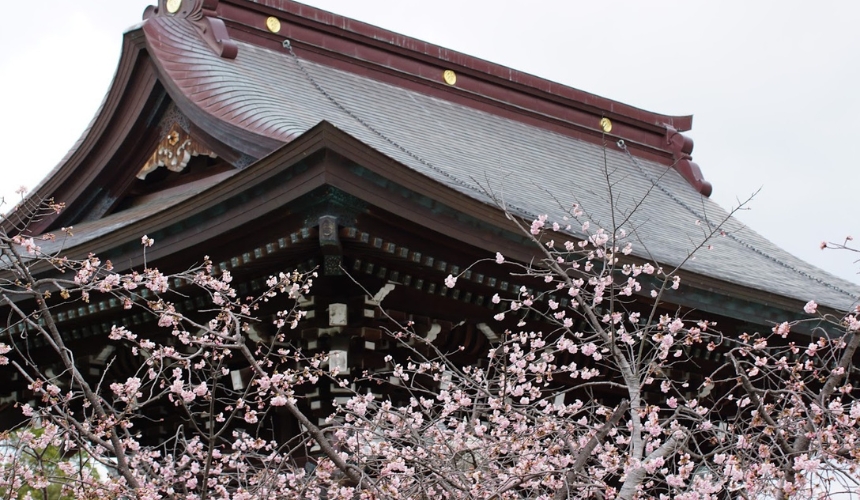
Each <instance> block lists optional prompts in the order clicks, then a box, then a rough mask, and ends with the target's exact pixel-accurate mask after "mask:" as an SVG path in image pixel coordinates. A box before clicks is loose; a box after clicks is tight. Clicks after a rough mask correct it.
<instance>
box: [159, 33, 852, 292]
mask: <svg viewBox="0 0 860 500" xmlns="http://www.w3.org/2000/svg"><path fill="white" fill-rule="evenodd" d="M144 30H145V32H146V34H147V43H148V45H149V48H150V50H151V52H152V54H153V55H154V59H155V61H156V64H157V65H158V66H159V68H160V70H161V71H162V77H163V78H165V79H169V80H170V85H171V86H173V88H174V89H175V91H178V92H181V94H182V96H183V97H184V98H185V99H187V100H188V101H189V102H190V103H193V105H194V106H196V108H197V110H198V111H199V112H201V113H205V114H206V115H208V116H209V117H211V118H212V119H214V120H217V121H221V122H226V123H229V124H231V125H233V126H234V127H236V128H241V129H244V130H250V131H253V132H254V133H255V134H259V135H260V136H264V137H266V138H269V139H274V140H275V141H277V142H278V143H286V142H289V141H290V140H292V139H293V138H294V137H296V136H298V135H300V134H302V133H303V132H305V131H307V130H308V129H310V128H312V127H313V126H314V125H316V124H318V123H319V122H321V121H323V120H325V121H328V122H330V123H332V124H334V125H335V126H336V127H338V128H340V129H341V130H343V131H344V132H345V133H347V134H349V135H351V136H353V137H355V138H356V139H358V140H359V141H361V142H363V143H365V144H366V145H368V146H370V147H372V148H374V149H376V150H377V151H379V152H381V153H383V154H384V155H387V156H389V157H390V158H392V159H394V160H396V161H398V162H400V163H402V164H403V165H406V166H408V167H410V168H412V169H413V170H415V172H416V174H420V175H424V176H427V177H429V178H431V179H433V180H435V181H438V182H439V183H442V184H445V185H448V186H449V187H450V188H452V189H455V190H457V191H459V192H461V193H463V194H465V195H467V196H470V197H473V198H476V199H480V200H482V201H485V202H488V203H490V202H491V200H490V199H489V198H488V196H487V194H486V193H485V191H484V188H485V187H487V186H489V187H490V188H491V189H492V190H493V191H494V192H495V193H496V194H498V195H499V197H501V198H502V199H504V201H505V203H506V204H508V206H509V207H511V208H512V209H514V210H515V211H519V212H520V213H521V215H524V216H530V215H533V214H536V213H544V212H549V213H550V214H552V213H553V212H555V213H558V212H559V210H558V208H557V207H558V203H560V204H562V205H565V206H569V205H570V204H573V203H579V204H580V205H581V206H583V207H584V208H585V209H586V210H587V211H589V213H590V215H591V216H592V218H593V219H594V220H595V222H596V223H599V224H602V225H610V223H611V220H612V218H613V217H615V218H616V219H619V218H625V219H629V221H628V222H627V224H626V226H627V227H629V228H631V229H635V233H634V234H635V237H636V238H638V239H640V240H641V242H642V244H641V245H639V244H637V247H638V251H637V253H639V255H641V256H643V257H650V258H653V259H655V260H657V261H658V262H661V263H663V264H664V265H667V266H673V265H678V264H680V263H681V262H685V263H684V269H686V270H687V271H690V272H693V273H696V274H700V275H702V276H708V277H712V278H716V279H719V280H724V281H726V282H730V283H733V284H736V285H741V286H743V287H746V288H749V289H753V290H761V291H763V292H769V293H773V294H776V295H779V296H784V297H790V298H794V299H797V300H801V301H805V300H809V299H815V300H817V301H818V302H820V303H823V304H827V305H830V306H833V307H838V308H848V307H850V306H852V305H853V304H854V302H855V300H856V297H857V295H858V289H857V287H856V286H855V285H853V284H851V283H850V282H847V281H844V280H841V279H839V278H836V277H834V276H831V275H829V274H827V273H825V272H824V271H822V270H820V269H817V268H815V267H813V266H811V265H809V264H807V263H806V262H803V261H802V260H800V259H798V258H796V257H794V256H793V255H791V254H789V253H788V252H786V251H784V250H783V249H781V248H779V247H778V246H776V245H775V244H773V243H771V242H770V241H768V240H767V239H765V238H763V237H762V236H761V235H759V234H758V233H756V232H755V231H753V230H751V229H749V228H747V227H744V226H743V225H742V224H741V223H740V222H738V221H737V220H736V219H733V218H731V217H729V214H728V213H727V212H726V210H724V209H723V208H722V207H720V206H719V205H717V204H716V203H714V202H713V201H711V200H710V199H708V198H707V197H703V196H702V195H700V194H699V193H698V192H697V191H696V190H695V189H693V188H692V187H691V186H690V185H689V184H688V183H687V181H685V180H684V179H683V178H682V177H681V176H680V175H679V174H678V173H677V172H676V171H675V170H674V169H672V168H671V167H667V166H666V165H663V164H660V163H658V162H655V161H651V160H649V159H646V158H636V159H634V157H632V156H629V155H628V154H626V153H625V152H624V151H622V150H620V149H619V148H618V147H617V145H615V144H614V143H610V144H608V145H607V146H606V147H605V148H604V147H603V146H602V145H599V144H594V143H591V142H588V141H583V140H579V139H577V138H575V137H570V136H567V135H564V134H560V133H556V132H553V131H551V130H547V129H545V128H542V127H538V126H534V125H531V124H528V123H523V122H522V121H518V120H514V119H510V118H507V117H504V116H499V115H497V114H493V113H489V112H485V111H482V110H479V109H475V108H474V107H469V106H465V105H462V104H459V103H456V102H452V101H449V100H446V99H442V98H440V97H438V96H433V95H429V94H428V93H423V92H419V91H416V90H413V89H408V88H404V87H402V86H398V85H392V84H389V83H384V82H382V81H379V80H378V79H374V78H369V77H367V76H362V75H358V74H356V73H353V72H348V71H343V70H339V69H335V68H333V67H330V66H328V65H324V64H318V63H314V62H311V61H310V60H306V59H302V60H297V59H295V58H293V57H292V56H291V55H290V53H289V52H288V51H287V50H272V49H269V48H263V47H261V46H258V45H255V44H251V43H244V42H241V41H239V42H237V44H238V47H239V54H238V56H237V57H236V58H235V59H232V60H231V59H225V58H222V57H219V56H218V55H216V54H215V53H213V52H212V50H211V49H210V48H209V47H208V46H207V45H206V44H205V43H203V42H202V40H201V39H200V38H199V37H198V36H197V35H196V33H195V32H194V30H193V28H192V27H191V26H190V24H189V23H188V22H187V21H185V20H184V19H180V18H169V17H156V18H152V19H150V20H148V21H147V23H146V25H145V26H144ZM303 68H304V70H305V71H307V74H305V73H303V71H302V69H303ZM326 94H328V95H326ZM210 133H213V135H214V136H216V138H218V139H219V140H222V141H224V142H227V143H229V142H230V141H231V140H232V139H231V137H230V136H229V132H223V133H222V134H221V136H218V132H217V131H216V132H212V131H210ZM655 183H656V184H657V186H656V187H655ZM482 186H483V187H482ZM610 199H611V200H612V201H610ZM697 221H705V222H704V223H702V222H699V223H697ZM707 221H710V222H712V223H718V224H723V228H724V229H725V231H726V233H727V236H724V237H717V238H715V239H714V240H713V241H712V242H711V245H713V248H712V249H711V250H707V249H703V250H701V251H699V252H698V253H697V255H696V257H695V259H688V257H689V253H690V252H691V251H692V250H694V249H695V248H696V247H697V245H698V244H699V243H700V242H701V241H702V236H703V231H704V230H706V229H707V228H708V222H707Z"/></svg>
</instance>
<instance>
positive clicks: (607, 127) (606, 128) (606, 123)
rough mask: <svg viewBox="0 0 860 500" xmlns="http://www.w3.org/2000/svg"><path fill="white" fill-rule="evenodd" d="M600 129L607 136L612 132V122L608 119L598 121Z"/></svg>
mask: <svg viewBox="0 0 860 500" xmlns="http://www.w3.org/2000/svg"><path fill="white" fill-rule="evenodd" d="M600 128H602V129H603V132H604V133H607V134H608V133H609V132H612V122H611V121H610V120H609V118H601V119H600Z"/></svg>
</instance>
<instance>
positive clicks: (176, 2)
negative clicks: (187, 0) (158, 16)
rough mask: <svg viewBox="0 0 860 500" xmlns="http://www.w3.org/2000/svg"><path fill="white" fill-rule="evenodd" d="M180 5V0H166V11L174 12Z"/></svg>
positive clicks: (177, 10)
mask: <svg viewBox="0 0 860 500" xmlns="http://www.w3.org/2000/svg"><path fill="white" fill-rule="evenodd" d="M180 7H182V0H167V12H169V13H171V14H176V13H177V12H179V8H180Z"/></svg>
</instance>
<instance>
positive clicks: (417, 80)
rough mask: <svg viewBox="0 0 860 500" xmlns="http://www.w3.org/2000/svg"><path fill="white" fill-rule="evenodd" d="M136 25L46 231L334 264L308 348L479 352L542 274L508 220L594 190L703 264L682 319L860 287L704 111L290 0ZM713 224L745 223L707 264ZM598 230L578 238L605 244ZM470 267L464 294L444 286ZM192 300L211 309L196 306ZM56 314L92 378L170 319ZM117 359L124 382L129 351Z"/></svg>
mask: <svg viewBox="0 0 860 500" xmlns="http://www.w3.org/2000/svg"><path fill="white" fill-rule="evenodd" d="M117 36H120V34H119V33H118V34H117ZM123 36H124V40H123V48H122V54H121V57H120V60H119V66H118V68H117V71H116V76H115V78H114V81H113V84H112V86H111V88H110V90H109V91H108V94H107V96H106V98H105V100H104V103H103V105H102V107H101V109H99V110H98V112H97V114H96V116H95V118H94V119H93V120H92V122H91V124H90V125H89V127H88V128H87V129H86V130H85V131H83V133H82V135H81V138H80V140H79V141H78V142H77V143H76V144H75V145H74V146H73V148H72V149H71V151H69V153H68V155H67V156H66V157H65V158H64V159H63V160H62V161H61V162H60V163H59V164H58V165H57V166H56V168H55V169H54V170H53V171H52V172H51V173H50V174H49V175H48V177H47V178H46V179H45V180H44V181H43V182H42V183H41V184H40V185H39V186H38V188H36V189H35V190H34V191H33V192H32V193H31V194H30V195H29V196H30V197H31V199H35V200H38V199H48V198H53V199H54V200H56V201H58V202H62V203H65V209H64V210H63V211H62V212H60V213H59V214H58V215H54V216H52V217H47V218H44V219H41V220H39V221H36V222H35V223H34V226H33V227H32V228H31V232H33V234H40V233H46V232H55V233H58V232H59V231H60V228H62V227H69V226H73V227H74V231H73V233H74V235H73V236H71V237H69V238H65V239H58V241H57V242H56V243H54V244H53V245H55V247H50V245H51V244H47V243H46V244H45V245H44V248H45V250H46V251H48V250H56V251H61V253H62V254H63V255H67V256H69V257H70V258H80V257H84V256H86V255H87V254H89V253H90V252H93V253H95V254H97V255H98V256H99V257H101V258H102V259H110V260H111V261H112V262H113V264H114V266H115V267H116V269H117V270H118V271H126V270H129V269H138V268H141V267H142V266H143V260H142V258H143V257H142V252H141V244H140V239H141V236H142V235H148V236H149V237H151V238H153V239H154V240H155V242H156V244H155V245H154V246H153V247H152V248H150V249H148V250H147V255H146V258H147V264H148V265H154V266H156V267H158V268H159V269H162V270H164V271H176V270H181V269H184V268H187V267H189V266H190V265H191V264H193V263H195V262H200V261H201V260H202V258H203V256H204V255H209V256H210V257H211V259H212V261H213V262H214V264H215V266H217V267H219V268H220V269H222V270H229V271H230V272H231V273H232V275H233V276H234V284H236V286H237V288H238V290H239V292H240V293H241V294H253V293H255V292H258V291H260V290H262V289H263V287H264V286H265V280H266V278H267V277H268V276H269V275H272V274H276V273H278V272H282V271H283V272H286V271H290V270H293V269H300V270H305V271H307V270H311V269H317V270H318V273H319V278H318V279H317V280H316V282H315V285H314V288H313V291H312V296H311V297H308V301H307V304H306V305H305V306H304V307H306V309H307V310H308V311H309V312H312V314H309V318H308V319H307V320H306V321H305V322H303V323H302V325H301V326H300V328H299V330H301V331H300V333H299V334H300V335H301V338H302V342H304V343H305V347H306V349H308V350H309V351H313V350H314V349H321V350H326V349H327V350H329V351H332V350H335V349H336V350H339V351H341V352H343V353H345V354H344V356H345V359H346V360H347V361H346V363H348V366H349V368H350V369H356V370H362V369H372V368H373V367H375V366H379V365H381V364H384V363H383V361H382V359H383V357H384V353H385V349H386V345H387V344H386V340H385V336H384V334H383V333H382V332H383V330H384V329H385V328H387V326H386V325H389V324H390V319H388V318H387V317H386V314H387V315H390V316H391V317H392V318H394V319H396V320H398V321H404V322H406V321H412V322H413V324H414V325H415V328H416V329H418V330H419V331H422V332H423V333H424V334H426V335H428V336H429V335H432V336H433V338H435V339H436V340H435V341H434V342H436V343H438V345H439V346H440V348H441V349H443V350H449V351H451V350H455V349H459V348H460V347H461V346H462V347H463V349H462V356H464V359H466V358H468V357H469V356H472V357H476V356H482V355H483V353H485V352H486V349H487V347H488V346H489V345H491V344H492V343H493V342H494V340H497V338H498V335H500V334H501V332H503V331H504V329H505V328H515V322H516V320H514V319H511V320H510V324H508V323H506V322H496V321H493V319H492V318H493V316H494V315H495V314H497V313H498V312H500V309H499V308H500V307H502V306H501V305H496V304H493V303H492V301H491V298H492V297H493V295H495V294H500V295H502V296H506V295H512V294H514V293H515V290H516V289H518V288H519V287H520V286H521V285H524V284H525V285H528V286H533V285H532V284H528V283H522V282H520V281H517V279H516V278H515V277H512V276H511V274H510V272H509V271H507V270H506V269H505V268H504V266H499V265H496V264H495V263H494V262H492V257H493V256H494V255H495V253H496V252H501V253H502V254H504V256H505V257H506V258H507V259H509V260H512V261H518V262H524V263H525V262H530V261H531V260H532V259H533V258H534V257H535V255H536V249H535V247H534V244H533V243H532V242H531V241H529V239H528V238H527V237H526V235H524V234H523V233H522V232H521V231H519V230H518V229H517V228H516V227H515V226H514V225H513V224H512V223H511V221H510V220H509V219H508V217H507V216H506V210H507V211H508V212H509V213H511V214H513V215H514V216H516V217H520V218H522V220H524V221H527V222H530V221H531V220H532V219H534V218H535V217H536V216H537V215H538V214H543V213H547V214H549V216H550V219H553V218H554V217H557V216H558V215H559V214H560V213H561V209H560V207H570V206H572V205H573V204H574V203H578V204H579V205H580V206H581V207H582V208H583V209H584V210H586V211H587V213H588V214H589V215H590V217H591V219H592V220H593V221H594V222H593V223H594V224H599V225H603V226H608V225H609V224H610V223H611V220H612V217H613V213H614V214H616V215H617V214H623V217H625V218H628V224H629V226H630V227H631V228H635V231H636V238H637V239H639V240H641V241H642V243H643V245H639V246H638V247H637V249H636V250H635V251H634V253H633V255H632V256H631V257H630V258H631V259H633V260H634V261H637V259H638V262H645V261H646V260H648V261H650V262H656V263H657V264H659V265H661V266H663V267H664V268H668V269H672V268H674V267H676V266H678V265H680V264H682V263H683V266H682V268H681V271H680V273H679V274H680V276H681V278H682V283H683V286H682V288H681V289H680V290H679V291H677V292H673V293H671V294H669V295H667V298H666V300H667V301H668V302H667V304H666V306H665V307H666V308H667V310H671V311H676V310H678V309H681V310H685V311H698V313H701V314H704V315H708V316H709V317H713V318H715V319H716V320H718V321H719V322H720V324H721V326H722V329H723V330H724V331H726V332H741V331H747V330H750V329H759V330H761V329H765V328H767V329H769V328H770V327H771V326H772V325H773V322H777V321H780V322H781V321H785V320H790V319H794V318H800V317H801V316H802V314H803V304H804V303H805V302H806V301H807V300H809V299H811V298H814V299H815V300H816V301H817V302H818V303H819V304H821V305H822V307H825V308H830V309H832V310H845V309H848V308H851V307H853V306H854V304H855V300H856V298H857V296H858V289H857V287H856V286H855V285H853V284H851V283H849V282H847V281H845V280H841V279H839V278H836V277H834V276H831V275H829V274H827V273H825V272H824V271H822V270H820V269H817V268H815V267H813V266H812V265H810V264H808V263H806V262H804V261H802V260H800V259H798V258H797V257H794V256H793V255H791V254H789V253H788V252H786V251H785V250H783V249H781V248H780V247H778V246H777V245H775V244H773V243H771V242H770V241H768V240H767V239H765V238H764V237H762V236H761V235H759V234H758V233H756V232H755V231H754V230H753V229H750V228H748V227H745V226H744V225H743V224H741V223H740V222H738V221H737V220H735V219H733V218H731V217H729V214H728V213H727V212H726V210H725V209H724V208H722V207H720V206H719V205H717V204H716V203H715V202H713V201H712V200H711V199H710V198H709V195H710V194H711V190H712V186H711V185H710V184H709V183H708V182H707V181H706V180H705V176H704V175H703V169H701V168H699V166H698V165H697V164H696V163H694V162H693V159H692V156H691V155H692V152H693V143H692V140H690V139H689V138H688V137H686V136H685V135H684V134H685V133H686V132H687V131H689V130H690V129H691V127H692V117H691V116H667V115H663V114H658V113H654V112H650V111H644V110H641V109H638V108H635V107H632V106H628V105H626V104H623V103H619V102H615V101H612V100H610V99H607V98H603V97H599V96H596V95H593V94H589V93H586V92H583V91H580V90H576V89H574V88H570V87H567V86H564V85H561V84H558V83H554V82H551V81H548V80H544V79H541V78H539V77H536V76H532V75H528V74H525V73H521V72H518V71H516V70H514V69H510V68H506V67H503V66H500V65H497V64H493V63H490V62H487V61H483V60H480V59H477V58H475V57H471V56H469V55H466V54H461V53H458V52H455V51H452V50H448V49H445V48H442V47H438V46H436V45H432V44H430V43H426V42H423V41H420V40H416V39H413V38H409V37H407V36H403V35H400V34H397V33H393V32H390V31H386V30H383V29H380V28H377V27H374V26H371V25H368V24H365V23H362V22H358V21H354V20H351V19H347V18H344V17H341V16H338V15H336V14H332V13H329V12H325V11H323V10H320V9H316V8H313V7H308V6H305V5H302V4H300V3H297V2H293V1H290V0H256V1H253V0H220V1H219V0H159V2H158V5H157V6H153V7H149V8H148V9H147V10H146V12H145V13H144V19H143V22H141V23H140V24H138V25H136V26H134V27H133V28H131V29H129V30H128V31H127V32H126V33H125V34H124V35H123ZM705 167H706V168H705V169H704V171H705V172H707V167H711V168H717V166H714V165H705ZM610 185H611V189H612V192H611V193H610V192H609V186H610ZM721 188H723V189H726V187H724V186H715V187H714V188H713V189H721ZM608 200H613V201H611V202H610V201H608ZM697 221H698V222H697ZM710 224H722V226H721V228H722V232H723V234H722V235H721V236H719V237H717V238H716V239H715V240H714V241H713V242H711V243H710V244H712V245H713V248H712V249H710V250H707V249H700V250H699V251H698V252H697V254H696V258H695V259H689V258H688V257H689V255H690V252H693V251H694V250H697V248H696V247H697V243H696V242H701V240H702V234H703V227H704V228H706V229H707V228H708V227H712V226H709V225H710ZM577 231H578V228H576V227H575V228H573V232H572V233H570V234H569V236H570V237H571V238H583V237H585V236H584V235H583V234H582V233H581V232H577ZM481 259H488V261H487V262H483V263H479V264H478V265H475V266H473V267H471V268H469V266H470V265H472V264H473V263H474V262H476V261H478V260H481ZM467 268H469V271H468V272H466V273H465V274H462V276H460V278H459V280H458V283H457V287H455V288H453V289H450V288H448V287H446V286H445V285H444V280H445V278H446V277H447V276H448V275H449V274H453V275H458V274H460V273H461V272H462V271H463V270H465V269H467ZM642 300H650V299H649V298H648V297H645V296H643V299H642ZM380 301H382V303H383V307H384V310H385V313H383V312H382V309H380V307H378V306H379V302H380ZM177 307H178V309H179V310H180V312H189V311H193V310H195V309H196V308H204V307H209V304H206V303H204V301H203V298H202V297H195V296H189V297H188V298H187V299H184V300H181V301H178V302H177ZM57 310H58V313H57V318H56V319H57V321H58V324H59V325H60V326H61V327H62V328H63V329H64V332H65V333H66V334H67V335H68V336H69V338H70V339H73V342H77V344H78V345H80V346H86V349H88V351H87V352H88V353H89V354H88V356H89V357H88V358H87V361H86V362H87V363H90V364H91V367H92V369H91V371H92V373H99V371H100V370H102V369H105V364H104V360H105V359H106V354H105V352H104V349H105V347H104V346H105V345H106V344H107V333H108V332H109V331H110V326H111V325H112V324H114V323H116V322H122V323H124V324H127V325H128V326H129V328H130V329H133V330H146V329H147V328H152V329H155V328H156V325H155V319H154V318H150V317H147V316H145V315H143V314H138V313H135V314H124V313H126V311H124V310H123V309H122V304H120V303H118V302H117V301H116V300H115V299H110V298H100V297H95V296H93V300H91V301H90V302H89V303H82V302H78V303H75V304H74V305H71V306H69V307H67V308H66V309H62V308H59V309H57ZM34 347H37V348H38V345H36V346H34ZM698 355H699V356H701V357H703V358H707V356H709V355H710V354H709V353H707V352H701V353H699V354H698ZM128 356H129V359H128V360H127V363H128V366H129V367H130V366H132V365H133V364H134V360H133V359H131V357H130V356H131V355H130V354H129V355H128ZM464 362H465V361H464ZM0 368H2V372H0V375H2V376H4V377H10V378H13V377H14V374H12V372H11V370H10V369H9V368H8V367H0ZM109 369H110V370H116V371H117V373H116V375H117V377H119V376H120V375H121V373H120V372H121V371H122V370H123V363H122V362H118V363H114V364H113V365H111V366H110V367H109ZM24 385H25V384H24V383H23V382H21V381H19V383H18V384H17V385H15V383H13V384H11V385H8V386H4V387H3V388H0V398H4V400H5V401H7V402H8V401H11V400H14V399H22V398H23V399H26V396H25V395H23V392H22V391H25V389H24ZM693 386H694V387H695V384H693ZM329 390H330V388H329V389H326V388H322V389H321V391H322V393H320V394H318V395H317V396H316V397H317V399H316V400H314V399H313V398H309V400H308V401H309V402H308V404H309V405H310V408H309V409H310V410H311V411H316V412H317V413H318V415H317V416H319V417H324V416H325V415H326V414H327V410H326V403H325V402H326V401H331V399H332V397H336V394H333V393H330V392H326V391H329ZM315 401H318V402H315ZM8 411H15V410H8Z"/></svg>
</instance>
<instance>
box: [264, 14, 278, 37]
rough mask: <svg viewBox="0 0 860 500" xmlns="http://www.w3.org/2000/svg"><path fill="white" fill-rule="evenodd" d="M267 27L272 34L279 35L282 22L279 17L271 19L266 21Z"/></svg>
mask: <svg viewBox="0 0 860 500" xmlns="http://www.w3.org/2000/svg"><path fill="white" fill-rule="evenodd" d="M266 27H267V28H269V31H271V32H272V33H277V32H279V31H281V21H279V20H278V18H277V17H269V18H268V19H266Z"/></svg>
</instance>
